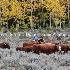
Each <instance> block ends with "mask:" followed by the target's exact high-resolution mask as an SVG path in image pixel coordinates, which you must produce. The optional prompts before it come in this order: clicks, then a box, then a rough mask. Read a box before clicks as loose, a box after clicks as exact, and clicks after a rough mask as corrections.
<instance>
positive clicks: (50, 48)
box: [33, 44, 58, 54]
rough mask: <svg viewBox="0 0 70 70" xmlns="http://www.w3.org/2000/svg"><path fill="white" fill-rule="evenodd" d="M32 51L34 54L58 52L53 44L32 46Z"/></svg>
mask: <svg viewBox="0 0 70 70" xmlns="http://www.w3.org/2000/svg"><path fill="white" fill-rule="evenodd" d="M33 51H34V53H37V54H39V52H42V53H46V54H50V53H55V52H56V51H58V48H57V46H56V45H55V44H51V45H49V44H48V45H47V44H35V45H33Z"/></svg>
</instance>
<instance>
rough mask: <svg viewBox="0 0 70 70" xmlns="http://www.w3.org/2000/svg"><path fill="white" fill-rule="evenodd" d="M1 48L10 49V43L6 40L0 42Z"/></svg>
mask: <svg viewBox="0 0 70 70" xmlns="http://www.w3.org/2000/svg"><path fill="white" fill-rule="evenodd" d="M0 48H3V49H5V48H8V49H10V45H9V43H6V42H0Z"/></svg>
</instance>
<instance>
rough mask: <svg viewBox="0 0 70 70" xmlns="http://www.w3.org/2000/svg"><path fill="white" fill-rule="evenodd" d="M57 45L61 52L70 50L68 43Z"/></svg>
mask: <svg viewBox="0 0 70 70" xmlns="http://www.w3.org/2000/svg"><path fill="white" fill-rule="evenodd" d="M57 47H58V49H59V51H60V52H61V51H64V53H66V52H67V51H69V50H70V47H69V46H68V45H66V44H58V45H57Z"/></svg>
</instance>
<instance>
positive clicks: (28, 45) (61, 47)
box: [0, 41, 70, 54]
mask: <svg viewBox="0 0 70 70" xmlns="http://www.w3.org/2000/svg"><path fill="white" fill-rule="evenodd" d="M0 48H3V49H5V48H8V49H10V45H9V43H6V42H0ZM16 51H25V52H34V53H37V54H39V53H40V52H41V53H46V54H50V53H55V52H58V51H60V52H61V51H64V53H66V52H67V51H70V46H68V45H66V44H63V43H61V44H60V43H55V42H46V43H40V44H39V43H37V42H35V41H31V42H24V43H23V46H22V47H20V46H19V47H17V48H16Z"/></svg>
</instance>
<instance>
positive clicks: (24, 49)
mask: <svg viewBox="0 0 70 70" xmlns="http://www.w3.org/2000/svg"><path fill="white" fill-rule="evenodd" d="M16 51H25V52H32V51H33V46H27V47H17V48H16Z"/></svg>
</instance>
